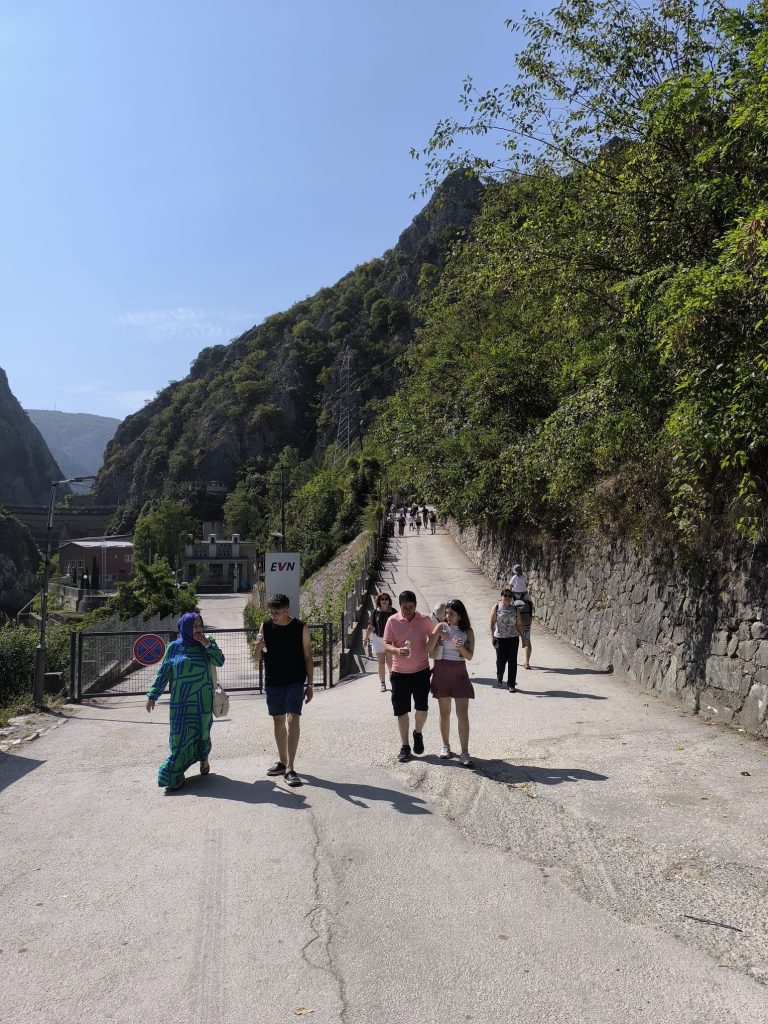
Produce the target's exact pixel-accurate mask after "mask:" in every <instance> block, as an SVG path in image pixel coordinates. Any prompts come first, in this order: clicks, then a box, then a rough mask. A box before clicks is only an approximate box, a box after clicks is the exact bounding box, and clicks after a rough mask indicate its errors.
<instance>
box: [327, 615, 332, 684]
mask: <svg viewBox="0 0 768 1024" xmlns="http://www.w3.org/2000/svg"><path fill="white" fill-rule="evenodd" d="M332 686H333V623H332V622H329V623H328V689H329V690H330V688H331V687H332Z"/></svg>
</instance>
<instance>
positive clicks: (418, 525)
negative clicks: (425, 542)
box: [414, 512, 421, 537]
mask: <svg viewBox="0 0 768 1024" xmlns="http://www.w3.org/2000/svg"><path fill="white" fill-rule="evenodd" d="M414 523H415V525H416V536H417V537H418V536H420V534H421V516H420V515H419V513H418V512H417V513H416V518H415V519H414Z"/></svg>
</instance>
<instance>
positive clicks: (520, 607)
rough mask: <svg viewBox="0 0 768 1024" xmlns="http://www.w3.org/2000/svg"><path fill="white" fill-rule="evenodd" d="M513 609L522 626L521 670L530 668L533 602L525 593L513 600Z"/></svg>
mask: <svg viewBox="0 0 768 1024" xmlns="http://www.w3.org/2000/svg"><path fill="white" fill-rule="evenodd" d="M515 608H516V609H517V612H518V615H519V616H520V623H521V625H522V627H523V628H522V638H523V654H524V656H525V661H524V662H523V668H530V667H531V650H532V648H531V623H532V622H533V601H532V600H531V598H530V595H529V594H528V593H527V592H526V593H525V594H524V595H523V596H522V597H518V598H516V599H515Z"/></svg>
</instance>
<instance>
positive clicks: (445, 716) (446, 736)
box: [432, 599, 475, 768]
mask: <svg viewBox="0 0 768 1024" xmlns="http://www.w3.org/2000/svg"><path fill="white" fill-rule="evenodd" d="M432 634H433V637H434V638H435V640H436V642H437V643H439V644H440V645H441V647H442V657H441V658H439V659H436V660H435V663H434V667H433V668H432V696H433V697H435V699H436V700H437V703H438V705H439V707H440V735H441V736H442V739H443V747H442V750H441V751H440V757H443V758H447V757H454V756H455V755H454V754H453V752H452V751H451V740H450V731H451V700H453V702H454V704H455V706H456V718H457V721H458V726H459V743H460V744H461V753H460V754H459V762H460V763H461V764H463V765H465V766H466V767H467V768H471V767H472V758H471V757H470V756H469V702H470V701H471V700H473V699H474V696H475V690H474V687H473V686H472V683H471V681H470V678H469V673H468V672H467V662H468V661H470V660H471V659H472V655H473V654H474V650H475V634H474V631H473V630H472V626H471V624H470V621H469V615H468V614H467V609H466V608H465V607H464V604H463V602H461V601H459V600H456V599H453V600H451V601H446V604H445V622H438V624H437V625H436V626H435V627H434V629H433V630H432Z"/></svg>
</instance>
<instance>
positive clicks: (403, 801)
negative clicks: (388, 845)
mask: <svg viewBox="0 0 768 1024" xmlns="http://www.w3.org/2000/svg"><path fill="white" fill-rule="evenodd" d="M300 774H302V773H300ZM302 778H304V779H305V780H306V781H307V782H308V783H309V785H310V786H314V787H315V788H316V789H329V790H331V792H333V793H336V794H337V795H338V796H340V797H341V799H342V800H347V801H349V803H351V804H354V805H355V807H363V808H367V807H368V804H367V803H366V801H371V800H386V801H387V802H388V803H391V804H392V806H393V808H394V809H395V810H396V811H399V812H400V813H401V814H431V813H432V812H431V811H430V810H429V808H428V807H427V806H426V804H425V803H424V801H423V800H420V799H419V798H418V797H415V796H410V795H409V794H408V793H398V791H397V790H396V789H382V788H381V787H380V786H366V785H364V784H358V783H355V782H329V781H328V780H327V779H318V778H317V777H316V776H315V775H304V774H302Z"/></svg>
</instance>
